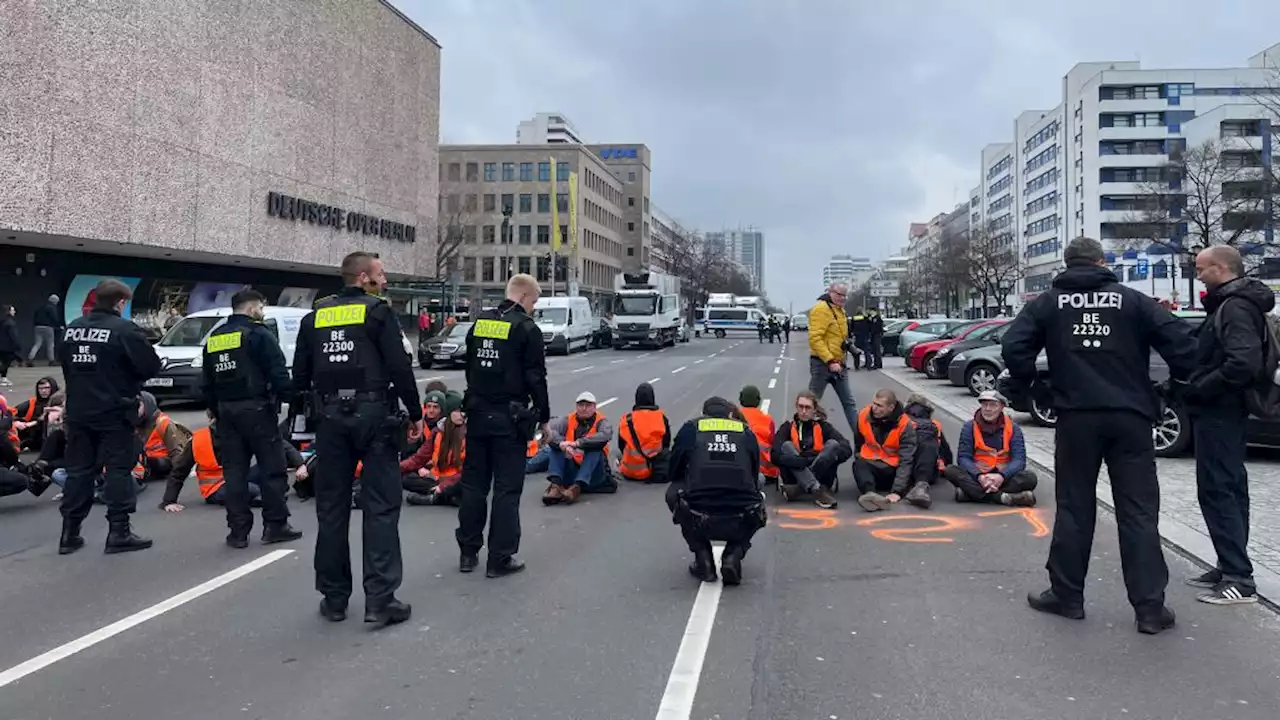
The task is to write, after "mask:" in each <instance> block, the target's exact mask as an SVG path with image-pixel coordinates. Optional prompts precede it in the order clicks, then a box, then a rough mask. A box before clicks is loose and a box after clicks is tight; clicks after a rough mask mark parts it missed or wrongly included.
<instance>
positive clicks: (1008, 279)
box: [963, 228, 1026, 317]
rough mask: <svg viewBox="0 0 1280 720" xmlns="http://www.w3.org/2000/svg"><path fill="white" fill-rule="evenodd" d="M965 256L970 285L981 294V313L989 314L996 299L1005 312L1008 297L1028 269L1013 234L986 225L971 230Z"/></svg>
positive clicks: (985, 315)
mask: <svg viewBox="0 0 1280 720" xmlns="http://www.w3.org/2000/svg"><path fill="white" fill-rule="evenodd" d="M963 257H964V262H963V267H964V268H965V273H966V275H967V279H968V284H969V285H970V287H972V288H973V289H974V290H976V291H977V292H978V294H979V295H980V296H981V297H982V316H983V317H989V316H990V314H991V308H990V305H991V301H993V300H994V301H995V302H996V304H997V307H998V308H999V309H1000V312H1003V310H1004V307H1005V303H1006V298H1008V296H1009V295H1011V294H1012V293H1013V292H1014V290H1015V289H1016V288H1017V286H1018V281H1019V280H1021V279H1022V275H1023V273H1024V272H1025V270H1026V265H1025V263H1023V260H1022V253H1021V252H1020V251H1019V249H1018V245H1017V243H1015V242H1014V241H1013V236H1012V235H1011V234H1010V233H1008V232H993V231H991V230H989V229H986V228H983V229H977V230H972V229H971V230H970V231H969V242H968V246H967V248H966V249H965V253H964V256H963Z"/></svg>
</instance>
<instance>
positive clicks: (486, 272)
mask: <svg viewBox="0 0 1280 720" xmlns="http://www.w3.org/2000/svg"><path fill="white" fill-rule="evenodd" d="M495 259H496V258H491V257H487V258H481V259H480V282H493V279H494V276H493V261H494V260H495Z"/></svg>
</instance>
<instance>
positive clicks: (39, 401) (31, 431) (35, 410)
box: [13, 376, 58, 451]
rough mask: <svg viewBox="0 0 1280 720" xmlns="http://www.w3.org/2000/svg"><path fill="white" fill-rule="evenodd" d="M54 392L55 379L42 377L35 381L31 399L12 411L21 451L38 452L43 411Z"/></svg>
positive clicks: (41, 432) (56, 389)
mask: <svg viewBox="0 0 1280 720" xmlns="http://www.w3.org/2000/svg"><path fill="white" fill-rule="evenodd" d="M56 392H58V381H57V379H55V378H53V377H49V376H46V377H42V378H40V379H39V380H37V381H36V386H35V390H34V391H33V393H32V395H31V397H29V398H27V399H26V400H24V401H22V402H21V403H19V404H18V406H17V407H15V408H14V409H13V415H14V418H15V419H16V420H17V422H16V423H15V424H14V426H15V427H16V428H17V429H18V438H19V439H20V440H21V444H22V449H23V450H32V451H38V450H40V446H41V445H42V444H43V443H44V436H45V429H46V426H45V413H44V409H45V408H46V407H48V405H49V399H50V398H52V397H53V394H54V393H56Z"/></svg>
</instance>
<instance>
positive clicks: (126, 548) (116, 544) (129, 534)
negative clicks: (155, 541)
mask: <svg viewBox="0 0 1280 720" xmlns="http://www.w3.org/2000/svg"><path fill="white" fill-rule="evenodd" d="M149 547H151V538H144V537H140V536H138V535H134V534H133V530H132V529H130V527H129V521H127V520H126V521H125V522H122V523H111V529H110V530H109V531H108V532H107V548H106V553H107V554H108V555H115V554H116V553H126V552H136V551H138V550H146V549H147V548H149Z"/></svg>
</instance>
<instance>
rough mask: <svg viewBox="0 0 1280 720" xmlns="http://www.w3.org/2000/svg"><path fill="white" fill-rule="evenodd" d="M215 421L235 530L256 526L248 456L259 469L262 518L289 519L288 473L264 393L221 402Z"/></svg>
mask: <svg viewBox="0 0 1280 720" xmlns="http://www.w3.org/2000/svg"><path fill="white" fill-rule="evenodd" d="M216 427H217V431H218V432H217V437H215V438H214V443H215V444H216V446H217V448H216V450H217V455H218V461H219V462H220V463H221V464H222V474H223V478H224V479H225V481H226V484H225V485H224V487H225V488H226V489H225V490H224V498H225V500H224V501H225V503H226V506H227V527H228V528H230V530H231V534H232V535H236V536H239V537H245V536H247V535H248V534H249V531H250V530H252V529H253V512H252V511H250V510H249V460H250V458H256V459H257V461H258V468H259V472H260V473H261V476H260V477H261V482H260V483H259V487H260V488H261V490H262V524H263V525H266V526H268V527H271V526H280V525H284V524H285V523H286V522H288V521H289V506H288V505H287V504H285V493H287V492H288V491H289V475H288V472H287V471H286V469H285V462H284V439H283V438H282V437H281V436H280V425H279V423H278V422H277V420H276V410H275V408H274V407H273V406H272V405H271V403H269V402H267V401H266V400H261V399H260V400H236V401H228V402H221V403H218V423H217V425H216Z"/></svg>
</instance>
